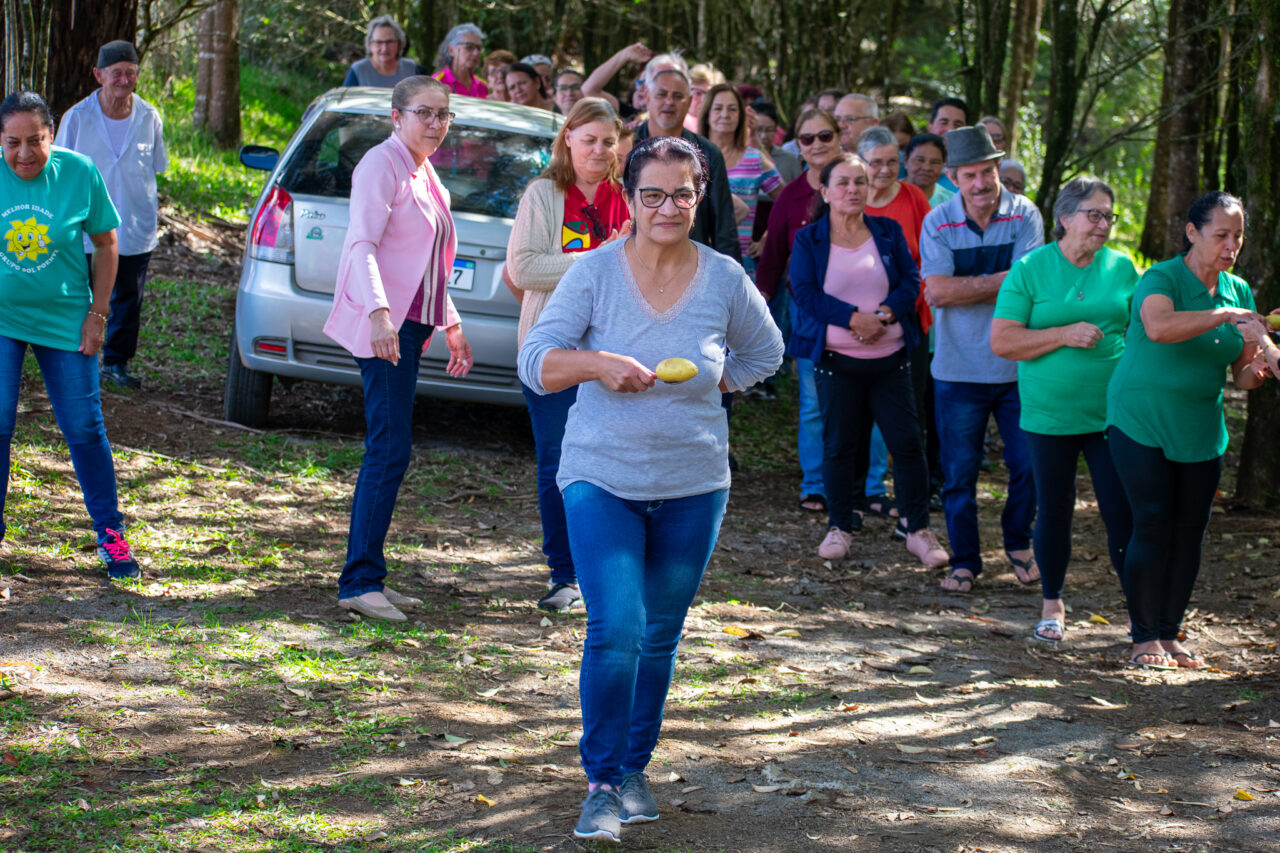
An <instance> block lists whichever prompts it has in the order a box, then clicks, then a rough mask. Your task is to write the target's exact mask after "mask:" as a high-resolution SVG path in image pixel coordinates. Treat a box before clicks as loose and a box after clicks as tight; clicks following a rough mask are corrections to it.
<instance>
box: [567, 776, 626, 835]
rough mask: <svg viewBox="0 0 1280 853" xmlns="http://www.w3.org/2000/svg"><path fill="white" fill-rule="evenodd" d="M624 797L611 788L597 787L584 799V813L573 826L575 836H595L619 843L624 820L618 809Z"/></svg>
mask: <svg viewBox="0 0 1280 853" xmlns="http://www.w3.org/2000/svg"><path fill="white" fill-rule="evenodd" d="M621 808H622V798H621V797H619V796H618V792H617V791H615V790H613V789H611V788H596V789H595V790H594V791H592V792H591V793H590V794H587V798H586V799H585V800H583V801H582V815H581V816H580V817H579V818H578V825H577V826H575V827H574V828H573V837H574V838H593V839H595V840H596V841H608V842H611V843H613V844H619V843H621V841H622V822H621V821H620V820H618V811H619V809H621Z"/></svg>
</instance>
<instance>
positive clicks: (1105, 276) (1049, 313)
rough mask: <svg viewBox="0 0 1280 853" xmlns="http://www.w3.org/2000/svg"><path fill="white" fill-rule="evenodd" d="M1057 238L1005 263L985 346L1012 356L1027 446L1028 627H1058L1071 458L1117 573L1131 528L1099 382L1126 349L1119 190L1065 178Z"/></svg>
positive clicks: (1127, 277)
mask: <svg viewBox="0 0 1280 853" xmlns="http://www.w3.org/2000/svg"><path fill="white" fill-rule="evenodd" d="M1053 218H1054V221H1055V222H1056V223H1057V224H1056V225H1055V226H1054V229H1053V236H1054V237H1056V238H1057V241H1056V242H1053V243H1049V244H1048V245H1046V246H1042V247H1040V248H1039V249H1036V250H1035V251H1034V252H1031V253H1030V254H1028V255H1026V256H1024V257H1023V258H1022V259H1021V260H1019V261H1018V262H1017V263H1016V264H1014V265H1013V267H1012V268H1011V269H1010V270H1009V275H1008V276H1007V277H1006V278H1005V280H1004V284H1003V285H1002V286H1001V287H1000V295H999V296H998V297H997V298H996V311H995V319H994V320H992V321H991V349H992V351H993V352H994V353H995V354H996V355H998V356H1001V357H1002V358H1007V359H1011V360H1013V361H1016V362H1018V396H1019V397H1020V398H1021V399H1022V416H1021V420H1020V422H1019V425H1020V426H1021V427H1022V429H1023V431H1024V432H1025V433H1026V436H1027V446H1028V448H1029V449H1030V450H1031V469H1032V472H1033V473H1034V475H1035V487H1036V514H1037V517H1036V529H1035V535H1034V537H1033V540H1032V544H1033V546H1034V548H1035V555H1036V564H1037V565H1038V566H1039V567H1040V591H1041V594H1042V595H1043V600H1042V602H1041V606H1040V621H1039V622H1038V623H1036V626H1035V628H1033V629H1032V631H1031V636H1032V637H1033V638H1035V639H1037V640H1039V641H1041V642H1044V643H1057V642H1058V641H1059V640H1061V639H1062V638H1063V637H1064V636H1065V635H1066V616H1067V611H1066V604H1065V603H1063V600H1062V591H1063V587H1064V586H1065V584H1066V578H1067V564H1068V563H1069V562H1070V561H1071V519H1072V514H1073V512H1074V511H1075V505H1076V466H1077V464H1078V461H1079V459H1080V454H1082V453H1083V454H1084V458H1085V461H1086V462H1088V464H1089V476H1090V478H1091V479H1092V480H1093V491H1094V493H1095V494H1096V495H1097V496H1098V512H1099V514H1100V515H1101V516H1102V522H1103V524H1104V525H1106V528H1107V548H1108V550H1109V551H1110V553H1111V564H1112V566H1114V567H1115V569H1116V573H1117V574H1119V573H1120V570H1121V567H1122V566H1123V565H1124V549H1125V547H1126V546H1127V545H1128V544H1129V537H1130V535H1131V534H1132V532H1133V519H1132V516H1131V515H1130V513H1129V502H1128V500H1126V499H1125V495H1124V489H1123V487H1121V485H1120V479H1119V477H1117V476H1116V469H1115V465H1113V464H1112V461H1111V453H1110V452H1109V451H1108V449H1107V441H1106V433H1105V431H1104V430H1105V429H1106V423H1107V383H1108V382H1110V381H1111V374H1112V372H1113V371H1114V370H1115V368H1116V363H1117V362H1119V360H1120V354H1121V353H1122V352H1123V351H1124V330H1125V326H1127V325H1128V324H1129V302H1130V300H1131V299H1132V298H1133V288H1134V285H1135V284H1137V281H1138V272H1137V270H1135V269H1134V268H1133V261H1131V260H1129V258H1128V257H1126V256H1125V255H1123V254H1121V253H1120V252H1117V251H1115V250H1114V249H1108V248H1107V247H1106V242H1107V240H1109V239H1110V238H1111V223H1112V222H1114V221H1115V194H1114V193H1113V192H1112V191H1111V187H1109V186H1107V184H1106V183H1104V182H1103V181H1100V180H1097V179H1096V178H1086V177H1080V178H1075V179H1073V180H1072V181H1070V182H1069V183H1068V184H1067V185H1066V186H1065V187H1063V188H1062V192H1061V193H1059V194H1058V198H1057V199H1056V200H1055V201H1054V203H1053Z"/></svg>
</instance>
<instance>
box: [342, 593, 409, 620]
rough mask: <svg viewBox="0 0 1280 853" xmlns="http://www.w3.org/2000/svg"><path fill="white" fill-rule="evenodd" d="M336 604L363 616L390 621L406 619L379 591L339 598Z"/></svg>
mask: <svg viewBox="0 0 1280 853" xmlns="http://www.w3.org/2000/svg"><path fill="white" fill-rule="evenodd" d="M338 606H339V607H341V608H342V609H343V610H354V611H355V612H356V613H360V614H363V615H364V616H371V617H373V618H374V619H386V620H388V621H390V622H404V621H406V620H407V619H408V617H407V616H405V615H404V614H403V613H401V612H400V611H399V609H397V608H396V606H395V605H394V604H392V603H391V602H390V601H388V600H387V597H386V596H385V595H383V594H382V593H380V592H366V593H365V594H364V595H353V596H351V597H350V598H339V599H338Z"/></svg>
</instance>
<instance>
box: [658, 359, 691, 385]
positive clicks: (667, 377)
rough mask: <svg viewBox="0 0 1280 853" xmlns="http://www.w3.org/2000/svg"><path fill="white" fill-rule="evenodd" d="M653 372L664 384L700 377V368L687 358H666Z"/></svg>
mask: <svg viewBox="0 0 1280 853" xmlns="http://www.w3.org/2000/svg"><path fill="white" fill-rule="evenodd" d="M653 372H654V373H656V374H658V378H659V379H661V380H662V381H663V382H684V381H686V380H689V379H692V378H693V377H695V376H697V375H698V366H697V365H696V364H694V363H693V362H692V361H690V360H689V359H687V358H664V359H663V360H662V361H660V362H658V367H657V368H656V369H655V370H654V371H653Z"/></svg>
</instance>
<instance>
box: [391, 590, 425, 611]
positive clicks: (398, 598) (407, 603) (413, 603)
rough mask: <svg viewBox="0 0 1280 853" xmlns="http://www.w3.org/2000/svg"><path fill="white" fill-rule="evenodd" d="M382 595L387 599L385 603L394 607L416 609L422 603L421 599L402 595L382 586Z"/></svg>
mask: <svg viewBox="0 0 1280 853" xmlns="http://www.w3.org/2000/svg"><path fill="white" fill-rule="evenodd" d="M382 594H383V595H385V596H386V597H387V601H389V602H391V603H392V604H394V605H395V606H396V607H417V606H418V605H419V604H421V603H422V599H421V598H414V597H413V596H412V595H404V594H403V593H399V592H396V591H395V590H394V589H392V588H391V587H389V586H384V587H383V588H382Z"/></svg>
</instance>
